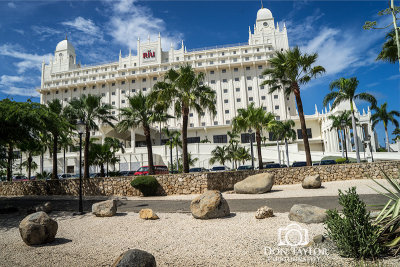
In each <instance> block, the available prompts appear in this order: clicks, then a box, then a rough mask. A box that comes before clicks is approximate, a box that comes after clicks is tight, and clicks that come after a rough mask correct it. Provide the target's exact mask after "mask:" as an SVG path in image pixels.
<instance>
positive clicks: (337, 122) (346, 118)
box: [328, 110, 351, 158]
mask: <svg viewBox="0 0 400 267" xmlns="http://www.w3.org/2000/svg"><path fill="white" fill-rule="evenodd" d="M350 115H351V113H350V111H349V110H346V111H343V112H340V113H339V114H338V115H337V116H335V115H329V116H328V119H330V120H332V127H331V130H333V129H336V130H337V132H338V135H339V136H340V143H341V144H342V158H344V139H345V138H346V137H345V136H344V135H345V130H346V127H343V126H342V122H343V123H344V124H345V125H346V126H350V127H351V117H350ZM349 123H350V125H349ZM340 130H342V132H343V133H342V134H340Z"/></svg>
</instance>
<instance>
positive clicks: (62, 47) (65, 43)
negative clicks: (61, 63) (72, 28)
mask: <svg viewBox="0 0 400 267" xmlns="http://www.w3.org/2000/svg"><path fill="white" fill-rule="evenodd" d="M62 50H69V51H71V52H73V53H75V48H74V46H73V45H72V44H71V43H70V42H69V41H68V40H67V39H65V40H62V41H61V42H59V43H58V44H57V46H56V51H62Z"/></svg>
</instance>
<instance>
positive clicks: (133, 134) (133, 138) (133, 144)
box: [131, 129, 136, 153]
mask: <svg viewBox="0 0 400 267" xmlns="http://www.w3.org/2000/svg"><path fill="white" fill-rule="evenodd" d="M135 141H136V137H135V130H134V129H131V149H132V152H133V153H135V147H136V146H135Z"/></svg>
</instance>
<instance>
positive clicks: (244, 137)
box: [240, 133, 256, 144]
mask: <svg viewBox="0 0 400 267" xmlns="http://www.w3.org/2000/svg"><path fill="white" fill-rule="evenodd" d="M251 137H252V140H253V142H254V141H255V140H256V139H255V133H252V134H251ZM240 141H242V143H243V144H245V143H250V134H249V133H242V134H241V135H240Z"/></svg>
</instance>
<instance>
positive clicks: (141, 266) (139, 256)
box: [112, 249, 157, 267]
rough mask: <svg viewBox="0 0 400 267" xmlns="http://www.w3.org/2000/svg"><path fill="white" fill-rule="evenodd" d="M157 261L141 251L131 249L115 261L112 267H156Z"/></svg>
mask: <svg viewBox="0 0 400 267" xmlns="http://www.w3.org/2000/svg"><path fill="white" fill-rule="evenodd" d="M156 266H157V265H156V259H155V258H154V256H153V255H151V254H150V253H148V252H146V251H143V250H140V249H130V250H128V251H125V252H124V253H122V254H121V255H120V256H119V257H118V259H116V260H115V262H114V264H113V265H112V267H156Z"/></svg>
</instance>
